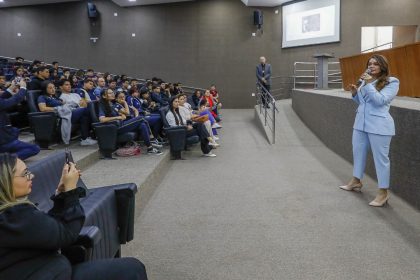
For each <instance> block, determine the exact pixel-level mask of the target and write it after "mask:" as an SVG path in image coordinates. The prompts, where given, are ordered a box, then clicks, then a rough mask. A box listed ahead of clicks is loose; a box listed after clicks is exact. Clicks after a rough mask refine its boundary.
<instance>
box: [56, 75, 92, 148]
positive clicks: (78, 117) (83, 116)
mask: <svg viewBox="0 0 420 280" xmlns="http://www.w3.org/2000/svg"><path fill="white" fill-rule="evenodd" d="M60 89H61V95H60V99H61V100H62V101H63V103H64V104H67V105H69V106H70V107H72V111H71V120H72V123H80V132H81V138H82V139H81V142H80V145H82V146H89V145H95V144H96V143H97V141H96V140H93V139H92V138H90V137H89V131H90V124H91V119H90V115H89V111H88V109H87V101H86V99H84V98H82V97H81V96H80V95H78V94H77V93H72V92H71V84H70V81H69V80H61V81H60Z"/></svg>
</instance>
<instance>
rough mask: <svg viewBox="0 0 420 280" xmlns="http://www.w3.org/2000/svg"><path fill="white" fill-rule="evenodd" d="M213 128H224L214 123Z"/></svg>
mask: <svg viewBox="0 0 420 280" xmlns="http://www.w3.org/2000/svg"><path fill="white" fill-rule="evenodd" d="M211 128H222V126H221V125H220V124H218V123H214V124H213V125H212V126H211Z"/></svg>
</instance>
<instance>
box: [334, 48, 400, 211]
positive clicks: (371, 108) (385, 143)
mask: <svg viewBox="0 0 420 280" xmlns="http://www.w3.org/2000/svg"><path fill="white" fill-rule="evenodd" d="M360 79H361V84H360V86H359V87H358V86H356V85H354V84H350V85H349V89H350V91H351V93H352V97H353V100H354V101H355V102H356V103H357V104H358V105H359V107H358V108H357V114H356V119H355V122H354V126H353V138H352V144H353V161H354V166H353V178H352V179H351V181H350V182H349V183H348V184H347V185H344V186H340V187H339V188H341V189H343V190H346V191H360V190H361V188H362V187H363V184H362V182H361V179H362V177H363V173H364V170H365V166H366V156H367V153H368V150H369V149H371V150H372V154H373V159H374V163H375V169H376V176H377V178H378V187H379V190H378V194H377V196H376V198H375V199H374V200H373V201H371V202H370V203H369V205H370V206H376V207H380V206H383V205H385V203H387V201H388V199H389V192H388V189H389V182H390V160H389V148H390V144H391V138H392V136H393V135H395V126H394V120H393V118H392V116H391V115H390V114H389V108H390V105H391V102H392V100H393V99H394V98H395V96H396V95H397V93H398V89H399V84H400V82H399V80H398V79H397V78H394V77H390V76H389V67H388V61H387V59H386V58H385V57H384V56H382V55H378V54H375V55H373V56H371V57H370V58H369V60H368V62H367V71H366V72H365V73H363V74H362V76H361V78H360Z"/></svg>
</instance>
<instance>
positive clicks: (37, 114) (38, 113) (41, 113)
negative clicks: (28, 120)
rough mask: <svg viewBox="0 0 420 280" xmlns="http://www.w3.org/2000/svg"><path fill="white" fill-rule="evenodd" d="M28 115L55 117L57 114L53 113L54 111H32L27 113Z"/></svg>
mask: <svg viewBox="0 0 420 280" xmlns="http://www.w3.org/2000/svg"><path fill="white" fill-rule="evenodd" d="M28 116H30V117H37V116H52V117H56V116H57V115H56V114H55V112H32V113H28Z"/></svg>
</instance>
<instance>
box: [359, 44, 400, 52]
mask: <svg viewBox="0 0 420 280" xmlns="http://www.w3.org/2000/svg"><path fill="white" fill-rule="evenodd" d="M393 43H394V42H388V43H385V44H382V45H377V46H374V47H373V48H369V49H366V50H363V51H361V52H362V53H364V52H369V51H371V50H372V51H374V50H375V49H377V48H380V47H383V46H386V45H391V48H392V44H393Z"/></svg>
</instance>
